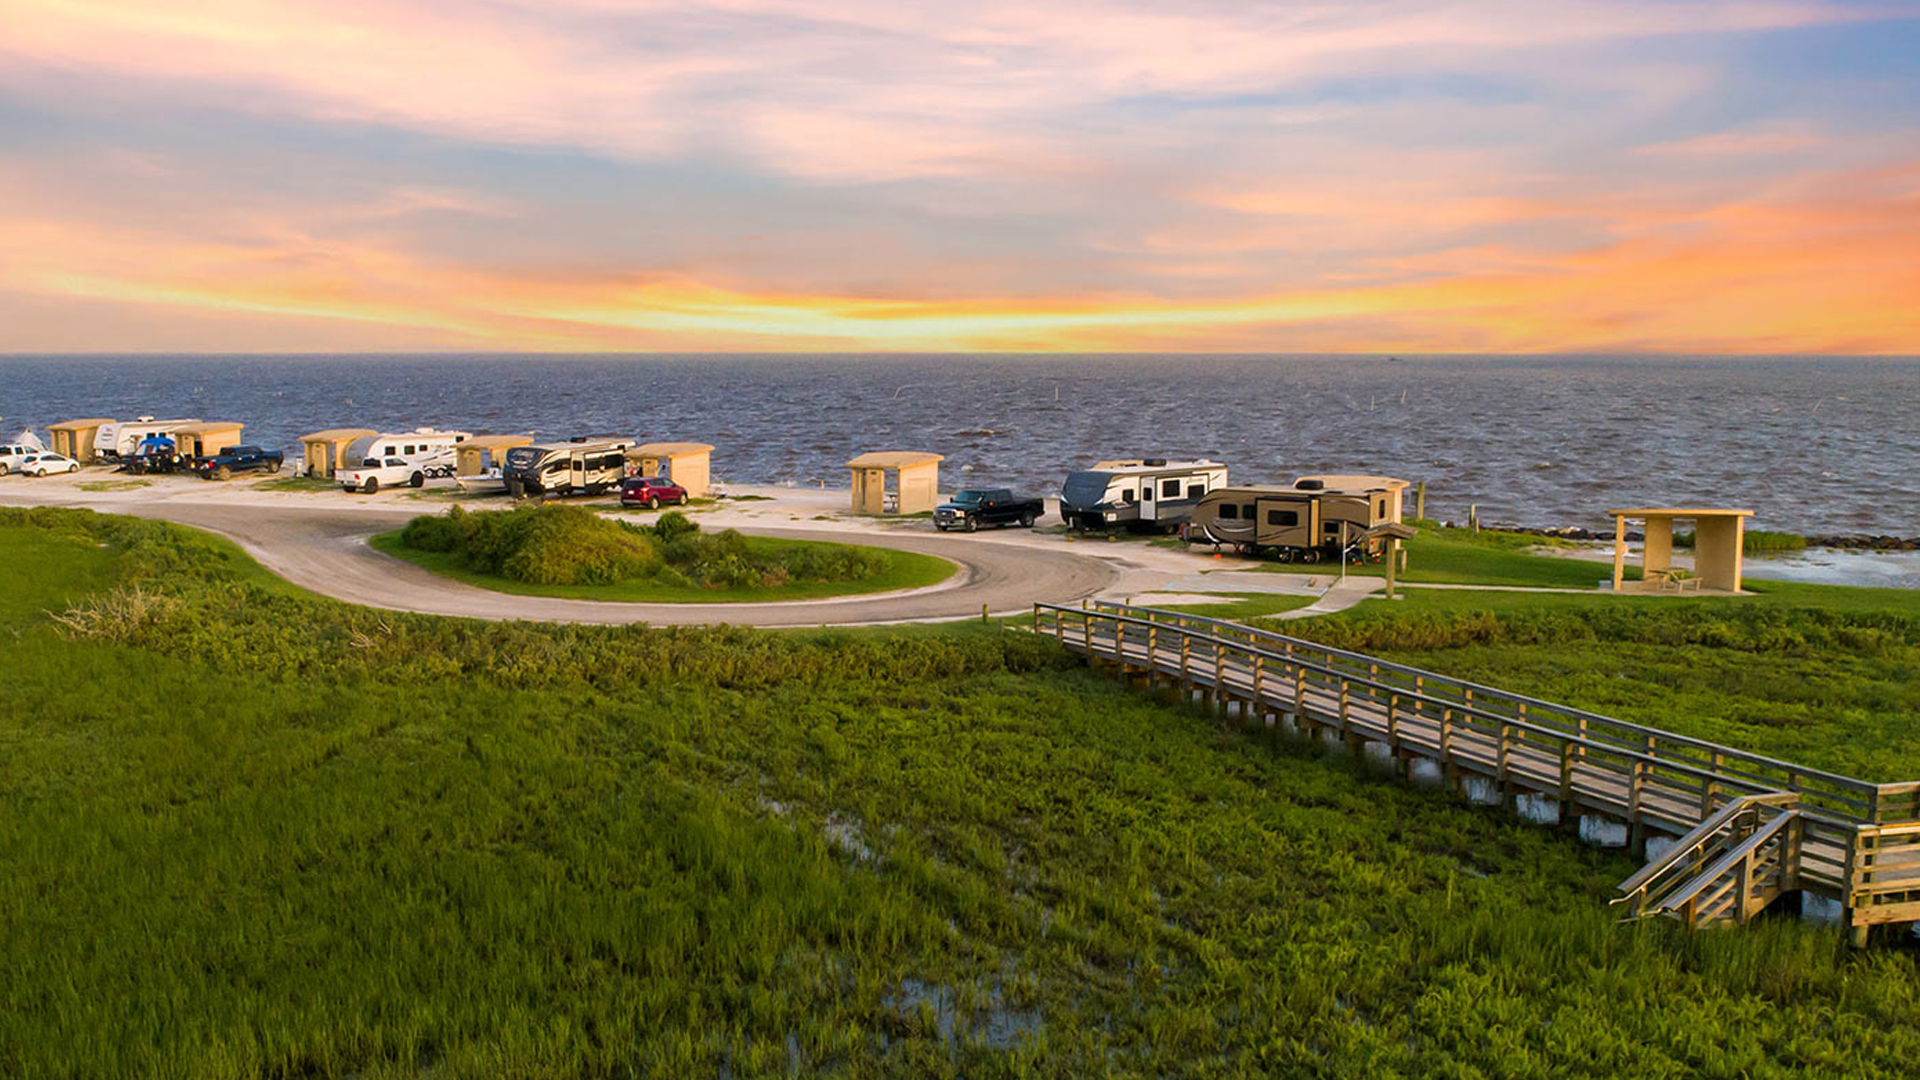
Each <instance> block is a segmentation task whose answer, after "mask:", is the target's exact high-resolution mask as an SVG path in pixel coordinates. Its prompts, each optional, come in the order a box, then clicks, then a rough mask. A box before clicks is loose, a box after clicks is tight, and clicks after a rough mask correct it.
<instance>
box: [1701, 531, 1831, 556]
mask: <svg viewBox="0 0 1920 1080" xmlns="http://www.w3.org/2000/svg"><path fill="white" fill-rule="evenodd" d="M1673 546H1674V547H1678V548H1690V547H1692V546H1693V533H1691V532H1677V533H1674V534H1673ZM1740 547H1741V550H1742V551H1743V552H1745V553H1746V554H1748V555H1778V554H1781V553H1783V552H1790V551H1805V550H1806V549H1807V538H1806V537H1804V536H1801V535H1800V534H1799V533H1790V532H1770V531H1768V530H1766V529H1748V530H1747V531H1746V532H1745V533H1743V534H1742V535H1741V540H1740Z"/></svg>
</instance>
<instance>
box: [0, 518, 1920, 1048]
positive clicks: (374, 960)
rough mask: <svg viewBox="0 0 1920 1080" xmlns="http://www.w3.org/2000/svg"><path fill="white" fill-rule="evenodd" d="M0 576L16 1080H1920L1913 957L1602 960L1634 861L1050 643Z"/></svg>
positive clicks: (1768, 932) (251, 578)
mask: <svg viewBox="0 0 1920 1080" xmlns="http://www.w3.org/2000/svg"><path fill="white" fill-rule="evenodd" d="M0 543H4V544H5V545H6V546H7V549H8V550H9V552H10V553H12V554H13V555H14V557H15V558H17V559H18V560H19V561H18V562H16V563H15V564H14V565H18V566H23V567H25V568H26V569H27V570H28V571H29V573H25V574H10V575H7V576H5V577H0V625H4V626H5V627H6V628H7V629H8V631H9V632H10V633H9V642H8V667H7V677H6V678H5V679H0V745H4V746H5V747H6V749H7V753H5V754H3V755H0V1074H7V1075H20V1076H33V1077H56V1078H57V1077H97V1076H136V1075H137V1076H147V1075H164V1076H170V1077H184V1078H193V1077H291V1076H341V1077H346V1076H355V1077H368V1078H374V1077H401V1076H408V1077H412V1076H420V1075H433V1076H436V1077H448V1078H462V1077H502V1076H540V1077H550V1078H576V1077H578V1078H588V1077H593V1078H599V1077H612V1076H629V1075H649V1076H691V1075H731V1076H739V1077H749V1076H754V1077H757V1076H783V1077H784V1076H793V1075H803V1076H814V1075H825V1076H852V1077H868V1076H902V1075H912V1076H962V1075H964V1076H969V1077H983V1076H984V1077H998V1076H1006V1077H1012V1076H1039V1077H1080V1076H1089V1075H1098V1076H1156V1077H1157V1076H1206V1077H1239V1076H1245V1077H1267V1076H1328V1077H1348V1076H1351V1077H1375V1076H1400V1077H1414V1076H1420V1077H1426V1076H1432V1077H1494V1076H1500V1077H1534V1076H1538V1077H1547V1076H1608V1077H1612V1076H1636V1077H1639V1076H1647V1077H1667V1076H1672V1077H1680V1076H1713V1077H1729V1078H1731V1077H1786V1076H1798V1075H1820V1076H1834V1077H1878V1076H1893V1075H1902V1074H1903V1073H1904V1071H1905V1070H1907V1069H1908V1068H1909V1067H1910V1066H1911V1063H1912V1062H1913V1061H1914V1060H1916V1059H1917V1058H1920V973H1917V972H1916V970H1915V967H1914V964H1913V962H1912V959H1911V957H1909V956H1905V955H1901V954H1898V953H1891V952H1885V951H1879V952H1869V953H1857V954H1851V955H1847V954H1842V953H1841V952H1840V951H1839V950H1838V949H1837V948H1836V942H1837V938H1836V936H1835V935H1834V934H1833V933H1831V932H1826V931H1819V930H1815V929H1811V928H1807V927H1803V926H1798V925H1792V924H1784V923H1782V924H1772V925H1763V926H1759V927H1756V928H1754V929H1752V930H1751V931H1748V932H1742V933H1737V934H1735V933H1718V934H1715V933H1705V934H1698V935H1693V936H1689V935H1686V934H1685V933H1683V932H1681V931H1680V930H1679V929H1678V928H1677V927H1675V926H1671V925H1665V924H1661V925H1647V926H1633V927H1623V926H1620V925H1617V924H1615V923H1614V922H1613V917H1612V916H1613V913H1612V912H1611V911H1610V910H1608V909H1607V908H1606V907H1605V906H1604V903H1603V901H1604V899H1605V898H1606V897H1607V896H1609V895H1611V892H1612V885H1613V884H1614V882H1615V881H1617V880H1618V879H1619V878H1620V877H1622V876H1624V875H1625V874H1626V873H1627V872H1629V871H1630V870H1631V869H1632V867H1631V865H1630V864H1629V863H1627V862H1626V860H1625V859H1624V858H1622V857H1621V856H1620V855H1618V854H1616V853H1611V852H1607V851H1601V850H1596V849H1590V848H1585V847H1582V846H1580V845H1577V844H1574V843H1571V842H1568V841H1565V840H1561V839H1557V838H1555V837H1553V836H1551V835H1550V834H1549V833H1547V832H1545V831H1543V830H1540V829H1537V828H1533V827H1530V826H1525V825H1522V824H1518V823H1516V822H1514V821H1513V820H1511V819H1509V818H1507V817H1505V816H1502V815H1497V814H1493V813H1488V812H1483V811H1476V810H1473V809H1470V808H1467V807H1463V806H1459V805H1456V804H1453V803H1450V802H1448V801H1446V800H1445V799H1443V798H1442V797H1440V796H1438V795H1434V794H1428V793H1422V792H1419V791H1415V790H1411V789H1407V788H1404V787H1401V786H1398V785H1395V784H1393V783H1390V782H1386V781H1376V780H1371V779H1368V778H1366V777H1365V776H1363V775H1362V774H1360V773H1359V772H1357V771H1356V770H1355V769H1354V768H1353V767H1351V766H1350V765H1348V764H1347V763H1345V762H1342V761H1338V760H1333V759H1326V758H1322V757H1320V756H1318V755H1317V754H1316V753H1314V752H1313V751H1311V750H1310V749H1307V748H1304V747H1299V746H1295V745H1291V744H1286V743H1281V742H1275V741H1273V740H1271V739H1270V738H1268V737H1266V736H1265V735H1263V734H1257V733H1246V732H1242V731H1240V730H1238V729H1235V728H1223V727H1221V726H1219V724H1218V723H1217V722H1216V721H1215V720H1214V719H1212V718H1211V717H1208V716H1205V715H1202V714H1200V713H1198V712H1196V711H1193V710H1188V709H1185V708H1181V707H1176V706H1169V705H1165V704H1161V703H1158V702H1155V701H1153V700H1150V699H1148V698H1146V697H1144V696H1142V695H1139V694H1137V693H1135V692H1132V691H1129V690H1125V689H1123V688H1121V687H1120V686H1118V685H1117V684H1115V683H1112V682H1109V681H1107V680H1104V679H1102V678H1099V677H1096V676H1095V675H1093V674H1091V673H1090V672H1088V671H1086V670H1085V669H1083V668H1081V667H1079V666H1078V665H1076V664H1074V663H1072V662H1070V661H1069V660H1068V659H1067V658H1066V657H1065V656H1064V655H1062V654H1061V653H1060V652H1059V651H1057V650H1056V649H1055V648H1054V646H1052V645H1051V644H1050V643H1048V642H1046V641H1043V640H1039V639H1036V638H1033V637H1031V636H1028V635H1023V634H1017V633H1005V632H996V631H994V630H992V629H990V628H987V627H983V626H981V625H979V624H969V625H963V626H957V627H918V628H912V629H910V630H892V629H864V630H858V631H796V632H785V633H778V634H775V633H757V632H751V631H741V630H721V629H672V630H644V629H638V628H614V627H570V626H551V627H547V626H532V625H526V624H504V625H498V624H482V623H477V622H469V621H463V620H450V619H439V618H431V617H426V616H410V615H404V614H396V613H392V612H384V611H372V610H367V609H359V608H353V607H350V606H347V605H342V604H339V603H336V602H333V601H329V600H324V599H319V598H315V597H312V596H308V595H306V594H303V593H301V592H299V591H298V590H295V589H292V588H290V587H287V586H285V585H284V584H281V583H278V582H277V581H276V580H275V579H272V578H270V577H269V576H268V575H266V574H265V573H264V572H262V571H260V570H259V568H258V567H257V566H255V565H253V564H252V563H251V562H250V561H248V560H246V559H245V558H244V557H241V556H239V555H238V553H237V552H235V551H234V550H233V549H232V547H231V545H226V544H223V543H221V542H219V541H215V540H212V539H210V538H208V537H205V536H204V535H201V534H197V533H193V532H190V531H188V530H184V529H180V528H177V527H173V526H168V525H163V524H160V523H155V522H147V521H138V520H133V519H125V518H111V517H103V516H97V515H93V514H89V513H86V512H79V511H49V510H35V511H0ZM135 593H137V594H138V595H140V596H143V597H146V599H145V600H143V601H138V602H136V601H133V600H130V599H128V598H129V596H130V595H133V594H135ZM116 598H117V599H116ZM1409 603H1411V601H1409ZM70 611H71V612H74V613H75V615H72V616H69V618H74V617H83V616H86V615H87V614H88V613H98V612H102V611H111V612H115V613H117V614H118V616H119V617H117V618H113V619H101V620H96V621H92V622H87V621H86V620H85V619H84V618H82V620H81V623H80V625H82V626H85V627H87V629H85V630H84V631H76V630H72V629H68V628H65V627H63V626H61V625H60V624H59V623H57V622H55V621H54V620H53V619H52V618H51V616H50V614H49V613H50V612H51V613H54V614H62V613H67V612H70Z"/></svg>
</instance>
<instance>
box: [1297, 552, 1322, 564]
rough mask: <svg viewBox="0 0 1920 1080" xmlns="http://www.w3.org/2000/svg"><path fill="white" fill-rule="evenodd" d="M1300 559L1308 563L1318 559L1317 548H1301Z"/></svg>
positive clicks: (1315, 561)
mask: <svg viewBox="0 0 1920 1080" xmlns="http://www.w3.org/2000/svg"><path fill="white" fill-rule="evenodd" d="M1300 561H1301V562H1303V563H1307V564H1309V565H1311V564H1313V563H1317V562H1319V561H1320V549H1319V548H1301V549H1300Z"/></svg>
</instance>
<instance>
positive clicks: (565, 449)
mask: <svg viewBox="0 0 1920 1080" xmlns="http://www.w3.org/2000/svg"><path fill="white" fill-rule="evenodd" d="M631 446H633V440H632V439H592V438H577V439H571V440H569V441H567V442H552V443H534V444H533V445H532V446H516V447H514V448H513V449H511V450H509V451H507V457H506V464H505V465H504V466H502V468H501V470H500V478H501V479H502V480H505V481H506V483H507V494H509V495H511V496H513V497H514V498H516V499H522V498H525V497H527V496H528V495H576V494H585V495H598V494H600V493H602V492H605V491H612V490H613V489H615V488H617V487H619V486H620V481H622V480H624V479H626V476H627V450H628V448H629V447H631Z"/></svg>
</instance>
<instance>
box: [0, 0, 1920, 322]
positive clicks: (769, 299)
mask: <svg viewBox="0 0 1920 1080" xmlns="http://www.w3.org/2000/svg"><path fill="white" fill-rule="evenodd" d="M1902 20H1909V21H1902ZM1868 23H1872V24H1873V26H1880V25H1882V24H1884V25H1886V26H1892V27H1896V28H1904V29H1903V32H1906V33H1910V34H1914V36H1915V37H1916V38H1917V39H1920V32H1916V31H1915V30H1914V29H1913V28H1914V27H1915V26H1920V5H1914V4H1889V5H1884V6H1873V5H1863V4H1855V3H1845V2H1839V0H1798V2H1782V0H1758V2H1702V3H1672V2H1668V0H1604V2H1603V0H1555V2H1547V3H1523V2H1513V0H1423V2H1406V3H1401V2H1384V0H1383V2H1375V3H1364V4H1352V3H1315V2H1309V3H1272V4H1227V3H1213V2H1209V0H1060V2H1057V3H1047V4H1033V3H1031V2H1024V0H1023V2H1016V0H982V2H980V3H977V4H972V5H968V6H967V7H965V8H964V9H956V8H955V7H954V6H953V5H951V4H946V3H933V2H902V0H807V2H800V0H708V2H700V0H690V2H671V3H669V2H665V0H657V2H656V0H632V2H627V0H494V2H491V3H486V4H471V3H458V2H454V0H183V2H182V3H178V4H163V5H155V4H147V5H137V4H135V5H129V4H124V3H117V2H111V0H12V3H11V4H10V5H9V9H8V18H7V26H6V30H5V31H4V32H3V33H0V138H4V137H5V136H6V134H7V132H6V128H7V126H8V125H16V126H17V127H18V133H19V135H20V137H19V138H16V139H12V140H8V144H9V145H10V146H11V148H10V149H8V150H5V151H0V215H4V216H0V230H4V231H0V242H5V243H6V245H7V250H6V251H5V252H0V348H23V347H47V346H57V345H58V343H59V341H60V340H61V333H62V327H61V322H62V321H70V320H71V319H72V318H73V313H74V312H75V311H88V312H95V313H100V317H99V318H98V319H97V320H96V323H97V325H98V326H112V327H118V328H124V333H125V335H126V337H127V339H128V344H129V345H138V344H139V341H140V339H141V336H142V334H143V333H145V334H146V335H147V336H148V337H150V338H151V337H165V338H166V339H167V340H169V341H171V340H173V337H172V336H170V335H172V334H173V333H174V331H173V330H172V329H171V327H173V326H176V325H177V326H190V327H192V328H193V332H194V333H202V334H206V335H207V340H206V342H205V344H206V345H207V346H209V347H220V346H222V345H223V344H227V342H223V341H222V340H220V334H219V333H218V332H217V330H214V329H209V328H217V327H218V326H221V325H231V326H233V327H235V328H236V329H235V332H234V333H235V337H234V338H233V341H234V342H236V343H237V342H239V341H240V340H241V338H242V337H244V338H245V344H247V345H248V346H250V347H259V346H262V345H271V344H272V343H271V342H270V341H265V340H262V339H268V338H271V337H272V335H273V333H274V328H275V327H276V326H284V327H287V328H289V330H288V333H289V334H290V336H292V337H294V338H296V339H297V338H298V337H299V335H300V334H301V333H306V332H315V333H319V332H321V331H319V330H316V329H315V328H317V327H322V326H324V327H325V328H326V329H325V331H324V337H325V339H326V340H327V341H328V342H329V343H333V342H338V341H343V340H344V341H359V342H364V343H365V345H366V346H367V347H380V346H381V345H382V344H383V343H385V342H388V341H400V340H404V341H405V342H407V343H409V344H418V343H420V342H422V341H444V342H446V343H447V344H450V345H470V344H473V343H476V342H483V343H490V344H493V345H495V346H497V347H543V348H545V347H567V348H656V347H657V348H701V347H712V348H735V347H744V348H784V347H792V348H861V347H874V348H909V347H910V348H986V347H996V348H1009V347H1028V348H1151V347H1174V346H1180V347H1193V348H1221V347H1233V348H1271V349H1285V348H1326V347H1346V348H1360V347H1382V348H1396V349H1416V348H1421V347H1461V348H1496V347H1497V348H1510V349H1551V348H1600V347H1617V348H1663V347H1676V348H1677V347H1709V346H1711V347H1714V348H1736V349H1737V348H1746V347H1751V348H1755V349H1777V348H1780V347H1782V346H1783V343H1794V344H1797V346H1799V347H1802V348H1820V347H1830V348H1859V347H1863V346H1868V345H1870V346H1871V347H1875V348H1905V349H1909V350H1911V349H1914V348H1920V338H1915V337H1913V336H1912V331H1913V326H1912V323H1911V317H1910V316H1909V315H1907V314H1906V313H1905V309H1904V307H1903V306H1902V305H1900V304H1897V303H1892V302H1889V303H1888V306H1889V307H1890V308H1897V309H1900V310H1884V311H1883V310H1879V309H1877V308H1876V307H1875V306H1874V304H1875V303H1878V302H1880V301H1879V300H1878V299H1875V298H1882V297H1886V296H1889V295H1891V294H1889V293H1888V292H1887V289H1886V287H1885V286H1886V283H1887V282H1889V281H1892V282H1896V283H1898V284H1900V285H1902V286H1909V285H1913V284H1915V282H1914V279H1913V274H1912V270H1911V267H1910V266H1908V265H1907V264H1908V263H1910V262H1911V259H1910V258H1909V257H1908V256H1906V254H1905V253H1906V252H1909V251H1911V250H1913V241H1914V239H1915V238H1916V237H1915V235H1914V228H1913V223H1912V219H1911V214H1910V206H1909V203H1907V202H1903V201H1902V199H1901V197H1900V196H1898V195H1896V194H1892V193H1889V192H1888V191H1886V190H1884V187H1883V186H1882V182H1881V181H1879V180H1873V179H1870V178H1874V177H1882V176H1893V177H1899V178H1904V179H1902V180H1900V181H1898V182H1905V183H1911V182H1912V181H1913V173H1912V169H1911V166H1910V164H1909V163H1910V162H1912V161H1914V160H1916V159H1920V131H1916V129H1915V128H1914V127H1912V126H1911V122H1910V118H1909V119H1905V120H1903V119H1900V118H1898V117H1895V116H1891V115H1885V114H1883V113H1882V112H1880V111H1878V110H1877V109H1876V107H1875V106H1876V103H1877V102H1880V101H1884V100H1886V98H1887V95H1888V94H1890V93H1893V94H1896V95H1897V94H1898V93H1899V92H1900V91H1902V90H1908V91H1915V92H1920V75H1913V76H1910V77H1908V79H1907V81H1905V82H1900V81H1899V79H1898V77H1894V83H1892V84H1890V83H1889V82H1888V79H1887V77H1880V78H1877V79H1875V80H1873V81H1872V84H1871V85H1869V84H1868V83H1867V82H1864V81H1862V79H1861V77H1860V76H1858V75H1857V74H1856V73H1854V72H1853V71H1852V70H1851V68H1850V65H1849V63H1848V60H1847V58H1846V57H1845V56H1835V57H1833V58H1831V59H1829V60H1826V61H1824V62H1821V63H1814V62H1811V61H1809V62H1807V63H1804V64H1802V65H1801V66H1800V67H1799V68H1797V69H1796V70H1794V71H1792V72H1791V73H1777V72H1775V71H1772V70H1769V71H1767V72H1766V76H1767V78H1768V80H1770V81H1769V83H1768V92H1767V93H1764V94H1760V93H1754V92H1752V87H1753V86H1754V85H1755V79H1756V78H1757V75H1758V72H1756V71H1754V70H1749V68H1748V61H1747V60H1745V59H1744V58H1743V55H1742V50H1743V49H1746V48H1759V47H1760V45H1761V43H1767V42H1773V41H1776V40H1781V39H1785V40H1798V38H1797V37H1796V35H1807V34H1819V35H1824V36H1822V37H1820V38H1819V40H1821V41H1826V40H1829V39H1831V38H1833V36H1834V35H1840V36H1841V38H1842V39H1844V38H1845V36H1846V35H1849V34H1871V33H1874V32H1876V31H1875V30H1874V29H1873V28H1872V27H1871V26H1867V25H1865V24H1868ZM1809 40H1813V39H1809ZM1775 83H1778V85H1777V86H1776V85H1774V84H1775ZM1796 90H1804V91H1805V92H1795V91H1796ZM1861 185H1867V186H1868V187H1871V188H1872V189H1873V191H1874V192H1875V194H1874V195H1873V197H1872V198H1869V199H1864V200H1863V198H1862V197H1861V195H1860V191H1859V188H1860V186H1861ZM1909 197H1910V196H1909ZM1862 206H1867V207H1871V208H1872V209H1873V217H1872V219H1871V222H1869V221H1868V220H1867V219H1865V218H1863V217H1862V216H1861V212H1860V208H1861V207H1862ZM1763 260H1764V261H1763ZM1808 275H1817V276H1819V277H1820V281H1819V282H1817V283H1814V284H1811V285H1805V284H1803V285H1801V286H1799V287H1795V285H1794V282H1795V281H1796V280H1799V278H1800V277H1802V276H1808ZM1682 297H1684V302H1681V300H1680V299H1679V298H1682ZM223 319H224V320H227V322H225V323H223V322H222V320H223ZM170 320H171V321H170ZM1843 322H1844V325H1842V323H1843ZM343 326H346V327H352V328H354V329H351V330H343V329H341V328H342V327H343ZM1902 335H1906V336H1904V337H1903V336H1902ZM1743 342H1745V343H1747V344H1746V345H1743V344H1742V343H1743ZM283 344H284V345H286V346H289V347H298V345H299V341H298V340H291V341H287V342H285V343H283ZM330 347H331V345H330Z"/></svg>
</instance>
